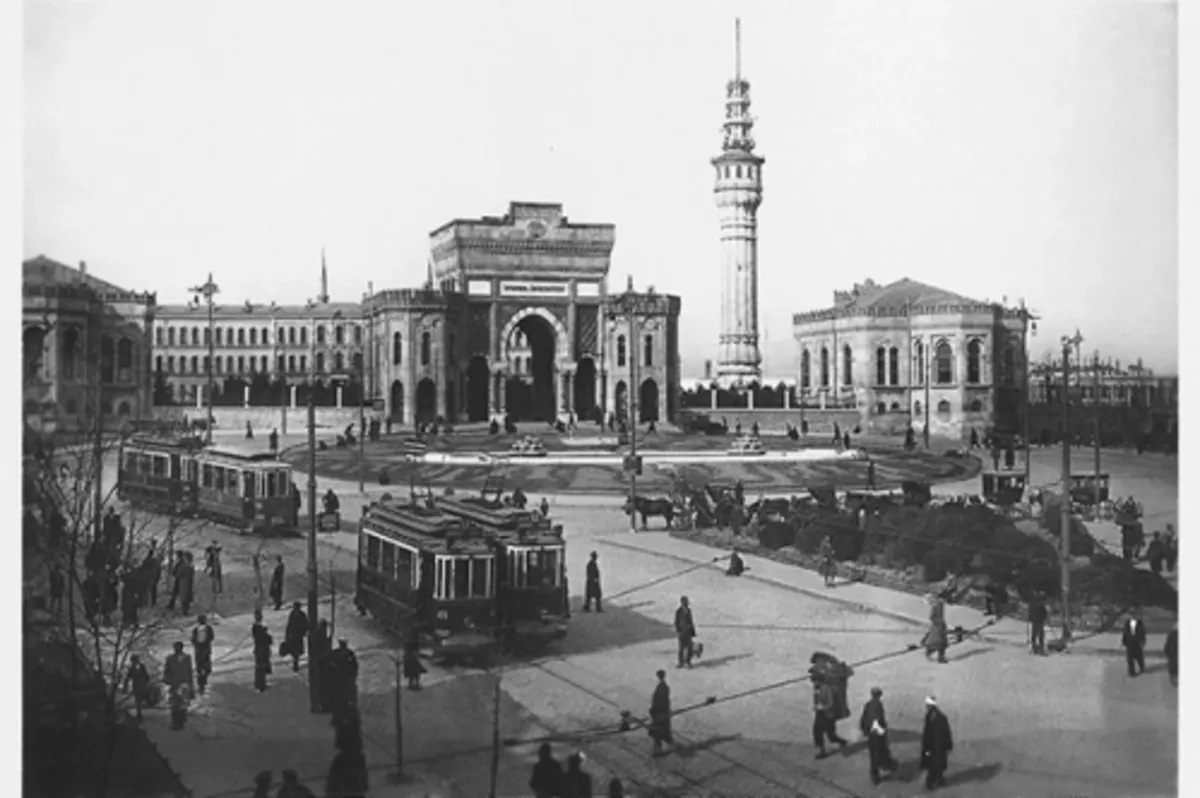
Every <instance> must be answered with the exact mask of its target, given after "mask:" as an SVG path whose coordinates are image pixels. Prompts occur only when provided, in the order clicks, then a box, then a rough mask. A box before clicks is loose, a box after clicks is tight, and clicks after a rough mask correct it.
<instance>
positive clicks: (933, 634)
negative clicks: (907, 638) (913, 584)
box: [921, 595, 949, 663]
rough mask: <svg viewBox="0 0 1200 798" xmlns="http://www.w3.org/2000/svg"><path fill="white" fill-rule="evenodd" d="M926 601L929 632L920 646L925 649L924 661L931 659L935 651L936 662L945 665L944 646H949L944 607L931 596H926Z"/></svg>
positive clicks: (937, 599) (938, 599)
mask: <svg viewBox="0 0 1200 798" xmlns="http://www.w3.org/2000/svg"><path fill="white" fill-rule="evenodd" d="M926 599H927V600H928V601H929V631H927V632H926V633H925V637H924V638H922V640H921V645H922V646H924V648H925V659H929V658H930V657H932V656H933V654H934V652H935V651H936V652H937V655H938V662H940V663H945V662H946V646H947V645H948V644H949V640H948V637H947V632H946V605H945V604H944V603H943V602H942V600H941V599H940V598H937V597H936V596H933V595H928V596H926Z"/></svg>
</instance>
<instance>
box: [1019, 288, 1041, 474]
mask: <svg viewBox="0 0 1200 798" xmlns="http://www.w3.org/2000/svg"><path fill="white" fill-rule="evenodd" d="M1038 318H1039V317H1038V316H1037V315H1035V314H1034V313H1033V312H1032V311H1030V310H1029V308H1027V307H1025V300H1024V299H1022V300H1021V370H1022V371H1023V372H1025V373H1024V380H1023V381H1022V382H1023V384H1024V386H1025V387H1024V390H1023V391H1022V399H1021V407H1022V409H1023V410H1024V411H1025V412H1024V413H1023V414H1022V415H1023V416H1024V432H1023V435H1024V437H1025V485H1026V488H1027V489H1028V488H1029V479H1030V477H1029V474H1030V471H1031V466H1030V462H1029V451H1030V450H1029V447H1030V441H1029V390H1030V388H1029V377H1030V375H1029V336H1030V335H1035V336H1036V335H1037V323H1038Z"/></svg>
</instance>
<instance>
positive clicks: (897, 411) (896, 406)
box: [892, 402, 900, 413]
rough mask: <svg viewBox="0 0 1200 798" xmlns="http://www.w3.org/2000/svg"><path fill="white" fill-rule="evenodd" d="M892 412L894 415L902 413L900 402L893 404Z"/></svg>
mask: <svg viewBox="0 0 1200 798" xmlns="http://www.w3.org/2000/svg"><path fill="white" fill-rule="evenodd" d="M892 412H893V413H899V412H900V403H899V402H892Z"/></svg>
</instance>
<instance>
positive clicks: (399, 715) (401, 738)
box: [392, 656, 404, 781]
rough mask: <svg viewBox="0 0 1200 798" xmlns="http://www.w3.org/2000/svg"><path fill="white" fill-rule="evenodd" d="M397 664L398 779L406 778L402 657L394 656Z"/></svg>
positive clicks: (393, 660)
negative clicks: (401, 698) (401, 674)
mask: <svg viewBox="0 0 1200 798" xmlns="http://www.w3.org/2000/svg"><path fill="white" fill-rule="evenodd" d="M392 662H394V663H395V664H396V781H403V780H404V713H403V712H401V707H400V696H401V687H400V658H399V657H395V656H394V657H392Z"/></svg>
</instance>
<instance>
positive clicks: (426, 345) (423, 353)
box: [421, 332, 431, 366]
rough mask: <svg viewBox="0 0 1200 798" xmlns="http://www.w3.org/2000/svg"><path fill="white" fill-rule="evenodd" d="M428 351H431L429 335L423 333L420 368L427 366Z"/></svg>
mask: <svg viewBox="0 0 1200 798" xmlns="http://www.w3.org/2000/svg"><path fill="white" fill-rule="evenodd" d="M430 349H431V344H430V337H429V333H427V332H423V333H421V365H422V366H428V365H429V360H430V355H429V350H430Z"/></svg>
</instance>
